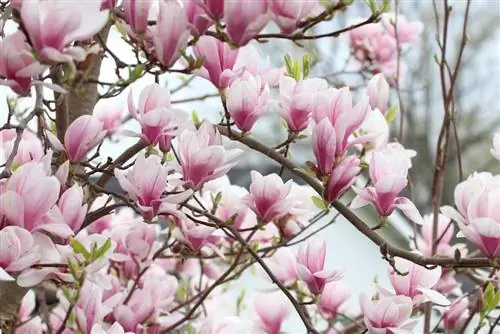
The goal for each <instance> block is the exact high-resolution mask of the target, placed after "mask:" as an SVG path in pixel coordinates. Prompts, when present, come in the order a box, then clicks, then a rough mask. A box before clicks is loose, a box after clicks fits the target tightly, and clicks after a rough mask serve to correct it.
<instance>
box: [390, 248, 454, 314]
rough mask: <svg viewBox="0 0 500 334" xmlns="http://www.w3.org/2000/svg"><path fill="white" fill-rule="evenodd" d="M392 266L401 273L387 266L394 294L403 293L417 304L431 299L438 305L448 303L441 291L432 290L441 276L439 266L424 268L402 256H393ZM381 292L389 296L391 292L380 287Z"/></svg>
mask: <svg viewBox="0 0 500 334" xmlns="http://www.w3.org/2000/svg"><path fill="white" fill-rule="evenodd" d="M394 261H395V263H394V266H395V267H396V268H397V270H398V271H400V272H401V273H408V274H407V275H400V274H399V273H397V272H396V271H395V270H394V269H393V268H388V274H389V280H390V281H391V284H392V287H393V288H394V291H395V294H396V295H403V296H407V297H410V298H412V300H413V304H415V305H418V304H421V303H424V302H427V301H431V302H433V303H436V304H438V305H444V306H446V305H449V304H450V302H449V301H448V300H447V299H446V297H445V296H443V295H442V294H441V293H439V292H437V291H435V290H433V287H434V286H435V285H436V284H437V282H438V281H439V279H440V278H441V267H436V268H434V269H426V268H425V267H422V266H420V265H418V264H415V263H413V262H411V261H408V260H406V259H403V258H399V257H396V258H394ZM380 290H381V293H382V294H384V295H386V296H388V295H389V296H390V295H391V294H392V293H391V292H390V291H388V290H385V289H384V288H381V287H380Z"/></svg>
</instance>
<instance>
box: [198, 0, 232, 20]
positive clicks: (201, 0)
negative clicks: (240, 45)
mask: <svg viewBox="0 0 500 334" xmlns="http://www.w3.org/2000/svg"><path fill="white" fill-rule="evenodd" d="M193 1H195V2H196V3H197V4H199V5H200V6H201V7H202V8H203V9H204V10H205V12H206V13H207V14H208V15H209V16H210V17H211V18H213V19H214V20H219V19H221V18H222V17H223V16H224V3H225V2H226V1H225V0H193Z"/></svg>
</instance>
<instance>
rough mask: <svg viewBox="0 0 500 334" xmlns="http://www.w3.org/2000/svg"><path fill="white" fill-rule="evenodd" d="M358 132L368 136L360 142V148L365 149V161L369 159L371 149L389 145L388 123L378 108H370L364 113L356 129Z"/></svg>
mask: <svg viewBox="0 0 500 334" xmlns="http://www.w3.org/2000/svg"><path fill="white" fill-rule="evenodd" d="M358 134H359V135H360V136H364V137H365V138H369V140H367V141H366V142H364V143H363V144H362V148H364V149H365V151H366V155H365V159H364V160H365V161H370V158H371V153H372V152H371V151H372V150H374V149H378V148H384V147H386V146H388V145H390V144H389V124H387V120H386V119H385V116H384V115H383V114H382V112H381V111H380V110H378V109H371V108H370V110H369V111H368V112H367V113H366V117H365V120H364V121H363V123H361V125H360V127H359V129H358ZM391 144H392V143H391Z"/></svg>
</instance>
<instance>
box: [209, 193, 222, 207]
mask: <svg viewBox="0 0 500 334" xmlns="http://www.w3.org/2000/svg"><path fill="white" fill-rule="evenodd" d="M210 196H211V197H212V205H213V206H214V208H216V207H217V206H219V203H220V201H221V200H222V193H221V192H220V191H219V192H218V193H217V195H215V196H213V195H210Z"/></svg>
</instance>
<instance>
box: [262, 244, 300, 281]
mask: <svg viewBox="0 0 500 334" xmlns="http://www.w3.org/2000/svg"><path fill="white" fill-rule="evenodd" d="M266 263H267V265H268V267H269V269H271V271H272V272H273V274H274V276H275V277H276V278H277V279H278V280H279V281H280V282H281V283H283V284H284V285H291V284H293V283H295V281H296V280H297V259H296V257H295V254H294V253H293V252H292V251H291V250H290V249H289V248H288V247H285V248H279V249H278V250H277V251H276V253H274V255H273V256H272V257H271V258H270V259H269V260H267V261H266Z"/></svg>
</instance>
